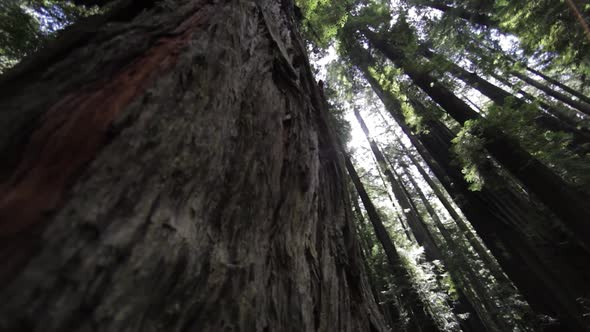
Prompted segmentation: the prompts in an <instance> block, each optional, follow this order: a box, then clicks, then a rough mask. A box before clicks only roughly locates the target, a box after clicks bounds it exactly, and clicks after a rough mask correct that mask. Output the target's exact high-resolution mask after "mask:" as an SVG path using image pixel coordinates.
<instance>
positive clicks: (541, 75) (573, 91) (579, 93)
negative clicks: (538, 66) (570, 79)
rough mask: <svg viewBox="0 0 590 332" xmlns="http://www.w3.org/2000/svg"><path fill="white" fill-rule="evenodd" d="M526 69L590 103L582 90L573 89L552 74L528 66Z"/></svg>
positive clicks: (589, 99)
mask: <svg viewBox="0 0 590 332" xmlns="http://www.w3.org/2000/svg"><path fill="white" fill-rule="evenodd" d="M526 70H527V71H529V72H531V73H533V74H535V75H537V76H539V77H541V78H542V79H544V80H545V81H547V82H549V83H551V84H553V85H555V86H556V87H558V88H560V89H561V90H563V91H565V92H567V93H569V94H571V95H572V96H574V97H576V98H578V99H580V101H582V102H584V103H586V104H590V98H588V97H587V96H585V95H584V94H582V93H581V92H580V91H577V90H575V89H572V88H570V87H569V86H567V85H565V84H563V83H561V82H560V81H558V80H556V79H554V78H552V77H550V76H547V75H545V74H543V73H542V72H540V71H538V70H535V69H533V68H531V67H526Z"/></svg>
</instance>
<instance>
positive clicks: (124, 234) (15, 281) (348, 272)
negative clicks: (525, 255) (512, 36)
mask: <svg viewBox="0 0 590 332" xmlns="http://www.w3.org/2000/svg"><path fill="white" fill-rule="evenodd" d="M136 5H138V6H141V2H139V1H136ZM69 47H70V49H68V50H65V51H64V52H62V53H63V54H67V56H65V57H64V58H62V59H59V60H57V61H56V62H54V63H52V64H51V65H50V66H48V67H47V68H46V69H44V70H42V72H38V73H36V74H34V75H33V74H30V76H28V77H18V79H17V81H18V82H19V84H21V85H22V89H18V90H16V91H17V92H18V93H15V94H13V95H3V96H2V99H0V109H2V110H3V111H2V112H3V113H2V114H1V116H0V119H1V120H2V121H0V124H1V125H2V126H8V124H9V123H12V125H14V126H15V127H17V128H32V129H31V130H30V131H29V132H24V133H23V132H13V134H11V136H10V137H9V140H8V141H9V142H12V143H14V142H18V144H20V145H22V146H25V149H24V151H25V152H24V153H16V152H15V153H14V154H13V155H12V156H11V158H12V159H14V160H16V161H17V162H15V163H14V164H5V165H2V166H3V167H2V172H3V174H2V175H3V176H2V177H1V179H3V180H4V181H3V183H2V185H1V187H0V193H1V194H0V220H1V228H0V239H1V240H2V241H1V242H0V243H1V244H0V255H1V257H2V258H4V259H5V261H7V262H9V263H10V262H12V264H4V265H3V267H2V269H1V270H0V276H1V277H2V279H3V281H4V282H3V283H2V286H0V298H2V302H1V303H0V330H26V331H87V330H96V331H161V330H167V331H196V330H198V331H223V330H234V331H237V330H239V331H332V330H338V331H385V330H386V328H385V326H384V323H383V320H382V317H381V314H380V312H379V310H378V308H377V306H376V304H375V302H374V300H373V296H372V294H371V290H370V287H369V285H368V282H367V279H366V276H365V272H364V269H363V267H362V263H361V262H360V252H359V247H358V245H357V242H356V240H355V237H354V228H353V225H352V223H351V212H350V208H349V207H348V198H347V193H346V186H345V185H344V184H345V179H344V177H343V174H344V173H343V161H342V160H341V157H340V156H339V154H338V153H337V151H338V148H337V145H336V144H335V140H334V137H333V133H332V132H331V130H330V128H329V127H328V124H327V122H326V116H325V114H323V113H324V112H326V110H325V107H324V106H323V105H324V104H323V102H322V101H321V99H320V98H319V92H318V88H317V86H316V84H315V82H314V81H313V79H312V76H311V70H310V67H309V64H308V62H307V59H306V55H305V48H304V46H303V43H302V41H301V39H300V38H299V36H298V33H297V28H296V23H295V22H294V21H293V16H292V3H291V2H290V1H287V0H285V1H283V2H275V1H265V0H260V1H247V0H245V1H232V2H221V1H216V0H211V1H203V0H201V1H191V0H176V1H166V2H156V3H155V4H154V5H153V6H146V7H145V8H144V9H143V10H137V11H135V12H134V14H133V15H131V16H129V17H125V19H122V18H121V17H120V20H115V21H110V23H109V24H106V25H104V26H103V27H101V28H98V30H97V31H96V32H95V33H94V34H93V35H92V37H91V38H89V39H88V40H87V41H85V42H84V43H82V44H75V45H70V46H69ZM15 82H16V81H15ZM3 83H4V84H6V81H4V82H3ZM40 92H43V93H40ZM3 144H4V143H3ZM15 144H16V143H15ZM4 148H5V146H3V147H2V150H3V151H4V150H5V149H4ZM6 151H15V150H14V149H13V150H10V149H7V150H6Z"/></svg>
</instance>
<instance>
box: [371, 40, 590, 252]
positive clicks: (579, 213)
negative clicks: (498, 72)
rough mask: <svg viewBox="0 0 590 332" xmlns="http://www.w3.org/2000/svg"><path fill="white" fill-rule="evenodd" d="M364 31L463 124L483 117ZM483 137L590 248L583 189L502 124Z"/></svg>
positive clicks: (498, 157)
mask: <svg viewBox="0 0 590 332" xmlns="http://www.w3.org/2000/svg"><path fill="white" fill-rule="evenodd" d="M363 34H364V35H365V36H366V37H367V38H368V39H369V41H370V43H371V44H372V45H373V46H374V47H376V48H377V49H379V50H380V51H381V52H382V53H383V54H384V55H385V56H386V57H387V58H389V59H390V60H391V61H393V62H394V63H396V64H397V65H398V66H400V67H401V68H402V69H403V70H404V72H405V73H406V74H407V75H408V76H409V77H410V79H411V80H412V81H413V82H414V84H416V85H417V86H418V87H419V88H420V89H421V90H423V91H424V92H425V93H426V94H428V95H429V96H430V98H432V99H433V100H434V101H435V102H436V103H437V104H439V105H440V106H441V107H442V108H443V109H444V110H445V111H446V112H447V113H448V114H449V115H450V116H451V117H453V118H454V119H455V120H456V121H457V122H459V123H461V124H463V123H465V122H466V121H468V120H478V119H480V118H481V116H480V115H478V114H477V113H476V112H475V111H473V109H471V108H470V107H469V105H467V104H465V102H463V101H462V100H461V99H460V98H458V97H457V96H455V95H454V94H453V93H452V92H451V91H450V90H448V89H447V88H446V87H444V86H443V85H442V84H440V83H439V82H437V81H436V80H435V79H434V78H433V77H432V76H431V75H429V74H428V73H426V72H424V71H423V70H421V69H420V68H419V67H418V66H415V65H412V64H409V63H407V61H406V59H405V58H404V56H403V54H401V53H400V52H399V51H398V50H396V49H394V48H393V47H392V45H391V44H390V43H386V42H385V41H384V40H382V39H381V38H380V37H379V36H378V35H377V34H376V33H374V32H372V31H370V30H363ZM483 137H484V138H485V140H486V142H485V145H484V146H485V148H486V149H487V150H488V151H489V152H490V154H491V155H492V156H493V157H494V158H495V159H496V160H498V162H500V163H501V164H502V166H504V167H505V168H506V169H507V170H508V171H510V173H511V174H513V175H514V176H515V177H516V178H517V179H518V180H519V181H521V182H522V183H523V184H524V186H525V187H526V188H527V189H528V190H530V192H532V193H534V194H535V195H536V196H537V197H538V198H539V199H540V200H541V201H542V202H543V203H544V204H545V205H547V206H548V207H549V208H550V209H551V210H552V211H553V212H554V213H555V214H556V215H557V216H558V217H559V218H560V219H561V221H562V223H563V225H564V227H566V228H567V229H569V231H570V232H571V233H572V234H573V237H574V238H575V240H576V241H578V242H579V243H580V245H582V246H584V247H585V248H586V250H590V223H588V222H586V221H587V220H590V208H589V206H588V204H586V202H585V201H584V200H583V199H581V197H580V195H579V193H578V192H577V191H576V190H574V189H573V188H572V187H571V186H570V185H568V184H567V183H566V182H565V181H564V180H563V179H561V178H560V177H559V176H558V175H557V174H555V172H553V171H552V170H550V169H549V168H548V167H547V166H545V165H543V164H542V163H541V162H540V161H539V160H537V159H536V158H534V157H533V156H531V155H530V154H529V153H528V152H527V151H526V150H524V149H523V148H522V147H521V146H520V145H519V144H518V142H516V141H515V140H514V139H512V138H510V137H509V136H507V135H505V134H504V133H503V132H502V131H501V130H499V129H498V128H491V127H484V128H483Z"/></svg>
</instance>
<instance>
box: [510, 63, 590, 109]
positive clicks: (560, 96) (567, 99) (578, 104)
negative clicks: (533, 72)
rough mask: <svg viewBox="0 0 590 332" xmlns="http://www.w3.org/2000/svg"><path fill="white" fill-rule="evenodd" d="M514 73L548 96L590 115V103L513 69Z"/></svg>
mask: <svg viewBox="0 0 590 332" xmlns="http://www.w3.org/2000/svg"><path fill="white" fill-rule="evenodd" d="M512 75H514V76H516V77H518V78H519V79H521V80H522V81H523V82H525V83H527V84H529V85H531V86H533V87H535V88H537V89H539V90H541V91H543V92H544V93H546V94H547V95H548V96H551V97H553V98H555V99H557V100H559V101H560V102H562V103H564V104H566V105H569V106H571V107H573V108H574V109H575V110H577V111H579V112H581V113H584V114H586V115H588V116H590V104H587V103H585V102H583V101H578V100H574V99H572V98H570V97H569V96H567V95H566V94H564V93H561V92H559V91H557V90H554V89H552V88H551V87H549V86H547V85H545V84H543V83H540V82H538V81H536V80H534V79H532V78H530V77H528V76H526V75H524V74H521V73H519V72H516V71H513V72H512Z"/></svg>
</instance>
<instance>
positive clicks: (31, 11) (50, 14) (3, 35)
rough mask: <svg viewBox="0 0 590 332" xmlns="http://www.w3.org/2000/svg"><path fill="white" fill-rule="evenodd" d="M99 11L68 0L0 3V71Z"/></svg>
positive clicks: (22, 0)
mask: <svg viewBox="0 0 590 332" xmlns="http://www.w3.org/2000/svg"><path fill="white" fill-rule="evenodd" d="M98 12H99V9H98V8H86V7H83V6H76V5H74V4H72V3H71V2H69V1H64V0H6V1H3V2H0V73H1V72H2V71H4V70H6V69H7V68H10V67H12V66H13V65H15V64H16V63H18V62H19V61H20V59H22V58H23V57H25V56H27V55H29V54H31V53H33V52H35V51H36V50H38V49H39V48H40V47H42V46H43V44H44V43H46V42H47V41H48V40H50V39H51V38H53V37H54V36H55V34H56V33H57V32H58V31H59V30H61V29H63V28H64V27H66V26H67V25H69V24H71V23H73V22H75V21H76V20H78V19H79V18H80V17H83V16H88V15H93V14H96V13H98Z"/></svg>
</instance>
